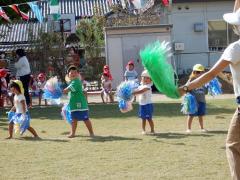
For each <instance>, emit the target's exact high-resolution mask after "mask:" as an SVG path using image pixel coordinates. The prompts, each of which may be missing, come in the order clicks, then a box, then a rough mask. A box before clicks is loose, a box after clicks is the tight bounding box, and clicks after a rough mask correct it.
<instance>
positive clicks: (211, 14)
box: [169, 1, 234, 74]
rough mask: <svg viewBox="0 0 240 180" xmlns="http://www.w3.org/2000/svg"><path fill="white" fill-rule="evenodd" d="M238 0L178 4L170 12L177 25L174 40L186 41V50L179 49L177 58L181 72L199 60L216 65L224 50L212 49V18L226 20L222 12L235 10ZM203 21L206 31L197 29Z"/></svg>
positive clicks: (174, 25) (170, 18) (202, 62)
mask: <svg viewBox="0 0 240 180" xmlns="http://www.w3.org/2000/svg"><path fill="white" fill-rule="evenodd" d="M233 3H234V1H221V2H217V1H216V2H201V3H199V2H196V3H174V4H173V7H172V11H171V13H169V24H172V25H173V29H172V40H173V43H174V42H181V43H184V50H183V51H177V52H176V54H175V56H174V60H175V62H176V65H177V71H178V73H179V74H181V73H183V72H184V71H187V70H188V71H189V70H190V69H191V68H192V66H193V65H194V64H196V63H201V64H203V65H204V66H206V67H210V66H212V65H213V64H214V63H215V62H216V61H217V60H218V58H219V57H220V55H221V52H214V53H212V52H209V50H208V21H209V20H222V15H223V14H224V13H226V12H231V11H232V9H233ZM195 23H203V27H204V30H203V32H194V24H195Z"/></svg>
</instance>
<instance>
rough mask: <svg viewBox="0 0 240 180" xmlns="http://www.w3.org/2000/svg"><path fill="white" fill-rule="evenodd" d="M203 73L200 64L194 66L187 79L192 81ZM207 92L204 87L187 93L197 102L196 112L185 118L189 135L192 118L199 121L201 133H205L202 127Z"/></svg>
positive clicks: (202, 67) (203, 69)
mask: <svg viewBox="0 0 240 180" xmlns="http://www.w3.org/2000/svg"><path fill="white" fill-rule="evenodd" d="M204 71H205V68H204V66H202V65H201V64H196V65H194V66H193V71H192V73H191V75H190V77H189V80H188V81H189V82H191V81H193V80H194V79H196V78H198V77H199V76H201V75H202V74H203V73H204ZM206 92H207V88H206V87H205V86H202V87H200V88H197V89H194V90H191V91H190V92H189V93H191V94H192V95H193V96H194V97H195V98H196V101H197V107H198V108H197V112H196V113H194V114H189V115H188V117H187V130H186V132H187V133H191V127H192V120H193V118H194V117H196V116H197V117H198V119H199V125H200V128H201V132H207V130H206V129H204V127H203V116H204V115H205V114H206V99H205V94H206Z"/></svg>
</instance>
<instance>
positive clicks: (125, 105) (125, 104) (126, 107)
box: [118, 100, 133, 113]
mask: <svg viewBox="0 0 240 180" xmlns="http://www.w3.org/2000/svg"><path fill="white" fill-rule="evenodd" d="M118 107H119V109H120V111H121V112H122V113H126V112H129V111H131V110H132V109H133V107H132V102H131V101H124V100H119V101H118Z"/></svg>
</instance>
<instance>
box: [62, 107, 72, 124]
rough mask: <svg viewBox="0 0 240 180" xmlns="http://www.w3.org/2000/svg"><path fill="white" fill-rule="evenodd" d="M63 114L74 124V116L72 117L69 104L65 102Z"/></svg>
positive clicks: (65, 118) (64, 117)
mask: <svg viewBox="0 0 240 180" xmlns="http://www.w3.org/2000/svg"><path fill="white" fill-rule="evenodd" d="M61 115H62V117H63V119H64V120H66V121H67V122H68V123H69V124H72V118H71V112H70V107H69V104H64V106H63V107H62V112H61Z"/></svg>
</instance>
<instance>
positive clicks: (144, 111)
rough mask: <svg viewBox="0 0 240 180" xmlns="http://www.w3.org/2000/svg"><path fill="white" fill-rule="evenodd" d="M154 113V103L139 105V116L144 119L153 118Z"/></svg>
mask: <svg viewBox="0 0 240 180" xmlns="http://www.w3.org/2000/svg"><path fill="white" fill-rule="evenodd" d="M152 114H153V105H152V104H146V105H139V112H138V116H139V117H140V118H142V119H143V120H152Z"/></svg>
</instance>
